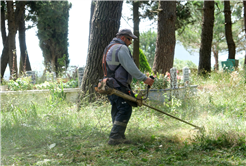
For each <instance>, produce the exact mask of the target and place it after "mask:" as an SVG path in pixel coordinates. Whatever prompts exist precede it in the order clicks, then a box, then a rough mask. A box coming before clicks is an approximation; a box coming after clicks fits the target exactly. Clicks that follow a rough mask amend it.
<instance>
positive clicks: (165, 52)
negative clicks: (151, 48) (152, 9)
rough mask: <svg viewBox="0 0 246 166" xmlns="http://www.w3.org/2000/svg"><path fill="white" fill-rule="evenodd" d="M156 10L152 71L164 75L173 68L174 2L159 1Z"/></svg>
mask: <svg viewBox="0 0 246 166" xmlns="http://www.w3.org/2000/svg"><path fill="white" fill-rule="evenodd" d="M158 10H159V13H158V33H157V43H156V52H155V58H154V64H153V71H154V72H160V73H163V74H164V73H166V72H169V71H170V69H171V68H172V67H173V59H174V51H175V43H176V39H175V22H176V2H175V1H160V2H159V9H158Z"/></svg>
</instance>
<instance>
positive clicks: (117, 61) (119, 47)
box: [103, 29, 154, 145]
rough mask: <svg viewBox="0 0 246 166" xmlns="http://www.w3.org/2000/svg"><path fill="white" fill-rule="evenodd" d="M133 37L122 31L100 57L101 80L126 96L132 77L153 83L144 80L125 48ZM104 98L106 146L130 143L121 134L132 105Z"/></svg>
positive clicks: (110, 97) (150, 82)
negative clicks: (108, 116) (108, 104)
mask: <svg viewBox="0 0 246 166" xmlns="http://www.w3.org/2000/svg"><path fill="white" fill-rule="evenodd" d="M136 38H137V37H136V36H135V35H133V34H132V32H131V30H129V29H122V30H120V31H119V32H118V33H117V34H116V37H115V38H114V39H113V40H112V41H111V42H110V44H109V45H108V46H107V47H106V48H105V50H104V54H103V72H104V78H109V80H110V82H111V83H112V87H113V88H115V89H117V90H119V91H121V92H124V93H127V94H129V95H132V94H131V93H132V91H131V87H130V84H131V82H132V78H133V77H134V78H136V79H137V80H139V81H143V82H144V83H145V84H148V85H149V86H152V84H153V83H154V80H153V79H151V78H147V77H146V75H145V74H143V73H142V72H141V71H140V70H139V69H138V68H137V66H136V64H135V63H134V61H133V58H132V55H131V52H130V50H129V48H128V46H129V45H130V44H132V39H136ZM108 98H109V100H110V102H111V105H112V108H111V117H112V122H113V127H112V129H111V132H110V135H109V141H108V144H109V145H117V144H122V143H125V144H129V143H131V142H130V141H129V140H127V139H126V137H125V131H126V127H127V124H128V122H129V120H130V117H131V114H132V104H131V103H130V102H129V101H127V100H125V99H124V98H122V97H119V96H117V95H114V94H113V95H108Z"/></svg>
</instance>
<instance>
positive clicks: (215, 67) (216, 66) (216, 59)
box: [213, 49, 219, 71]
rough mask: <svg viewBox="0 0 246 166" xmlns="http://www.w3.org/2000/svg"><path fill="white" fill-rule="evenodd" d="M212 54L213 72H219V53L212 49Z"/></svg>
mask: <svg viewBox="0 0 246 166" xmlns="http://www.w3.org/2000/svg"><path fill="white" fill-rule="evenodd" d="M213 54H214V60H215V64H214V70H215V71H218V70H219V51H218V50H216V49H213Z"/></svg>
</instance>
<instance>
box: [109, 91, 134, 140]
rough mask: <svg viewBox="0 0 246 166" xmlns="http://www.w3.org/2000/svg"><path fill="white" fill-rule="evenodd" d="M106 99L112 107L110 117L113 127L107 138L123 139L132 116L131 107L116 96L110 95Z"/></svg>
mask: <svg viewBox="0 0 246 166" xmlns="http://www.w3.org/2000/svg"><path fill="white" fill-rule="evenodd" d="M117 90H120V89H117ZM108 99H109V100H110V102H111V105H112V108H111V117H112V122H113V127H112V129H111V132H110V135H109V138H112V139H121V138H123V139H125V130H126V126H127V123H128V121H129V120H130V118H131V115H132V106H131V105H129V104H128V103H127V102H126V101H125V100H124V99H123V98H121V97H119V96H116V95H110V96H108Z"/></svg>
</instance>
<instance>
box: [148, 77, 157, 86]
mask: <svg viewBox="0 0 246 166" xmlns="http://www.w3.org/2000/svg"><path fill="white" fill-rule="evenodd" d="M149 78H151V79H153V80H154V79H155V77H153V76H149ZM148 88H150V86H149V85H148Z"/></svg>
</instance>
